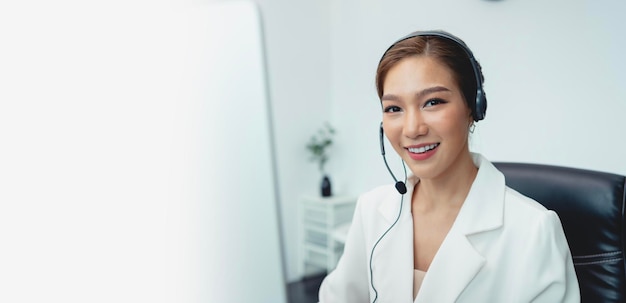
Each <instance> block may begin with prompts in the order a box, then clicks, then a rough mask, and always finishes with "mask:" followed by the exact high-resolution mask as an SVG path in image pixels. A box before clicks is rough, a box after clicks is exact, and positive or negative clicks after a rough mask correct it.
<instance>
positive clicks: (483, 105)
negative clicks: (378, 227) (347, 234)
mask: <svg viewBox="0 0 626 303" xmlns="http://www.w3.org/2000/svg"><path fill="white" fill-rule="evenodd" d="M420 36H432V37H439V38H443V39H447V40H450V41H452V42H454V43H455V44H456V45H458V46H460V47H461V48H462V49H463V50H464V51H465V53H466V54H467V57H468V60H469V61H470V64H471V65H472V69H473V71H474V77H475V79H476V100H475V101H474V104H473V105H474V106H473V107H470V108H471V110H472V118H473V119H474V121H475V122H478V121H480V120H483V119H485V115H486V113H487V97H486V95H485V91H484V89H483V83H484V78H483V76H482V73H481V68H480V64H479V63H478V61H477V60H476V58H475V57H474V54H473V53H472V51H471V50H470V49H469V47H467V45H466V44H465V42H463V40H461V39H459V38H457V37H456V36H454V35H452V34H450V33H447V32H444V31H440V30H435V31H417V32H413V33H411V34H409V35H407V36H405V37H402V38H401V39H399V40H397V41H396V42H394V43H393V44H392V45H391V46H389V48H387V50H386V51H385V53H384V54H383V56H382V57H381V61H382V58H384V57H385V54H387V52H388V51H389V50H390V49H391V48H393V47H394V46H395V45H396V44H398V42H401V41H404V40H406V39H410V38H413V37H420ZM379 64H380V62H379ZM379 139H380V153H381V155H382V156H383V160H384V161H385V167H387V170H388V171H389V174H390V175H391V177H392V178H393V181H394V182H396V183H395V188H396V190H397V191H398V193H399V194H400V195H401V198H400V210H399V211H398V217H397V218H396V220H395V221H394V222H393V223H392V224H391V226H389V228H388V229H387V230H386V231H385V232H384V233H383V234H382V235H381V236H380V237H379V238H378V240H377V241H376V243H375V244H374V246H373V247H372V251H371V253H370V262H369V266H370V284H371V286H372V289H373V290H374V294H375V297H374V300H373V301H372V303H375V302H376V300H377V299H378V291H377V290H376V287H374V275H373V273H374V269H373V267H372V259H373V258H374V250H375V249H376V247H377V246H378V243H380V241H381V240H382V239H383V238H384V237H385V236H386V235H387V233H389V231H390V230H391V229H392V228H393V227H394V226H395V225H396V223H397V222H398V221H399V220H400V215H401V214H402V207H403V203H404V194H406V192H407V189H406V184H405V182H406V178H407V177H406V166H405V165H404V161H403V162H402V166H403V167H404V182H402V181H398V179H397V178H396V176H395V175H394V174H393V172H392V171H391V168H389V164H388V163H387V158H386V157H385V144H384V143H385V142H384V129H383V123H382V122H380V135H379Z"/></svg>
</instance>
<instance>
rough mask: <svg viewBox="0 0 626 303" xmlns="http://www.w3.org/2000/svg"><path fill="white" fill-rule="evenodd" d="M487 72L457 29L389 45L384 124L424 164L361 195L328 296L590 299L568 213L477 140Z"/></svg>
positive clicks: (400, 148) (400, 149)
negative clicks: (534, 194) (512, 180)
mask: <svg viewBox="0 0 626 303" xmlns="http://www.w3.org/2000/svg"><path fill="white" fill-rule="evenodd" d="M482 83H483V77H482V72H481V68H480V65H479V64H478V62H476V61H475V60H474V58H473V55H472V53H471V51H470V50H469V49H468V48H467V46H466V45H465V44H464V43H463V42H462V41H461V40H460V39H458V38H456V37H454V36H452V35H450V34H448V33H446V32H441V31H431V32H416V33H413V34H411V35H409V36H407V37H405V38H402V39H400V40H399V41H398V42H396V43H394V44H393V45H392V46H391V47H390V48H389V49H388V50H387V51H386V52H385V54H384V55H383V57H382V59H381V61H380V63H379V65H378V70H377V74H376V85H377V90H378V96H379V98H380V100H381V105H382V110H383V118H382V120H383V122H382V125H381V132H382V131H383V129H384V134H385V135H386V136H387V138H388V139H389V142H390V143H391V145H392V146H393V148H394V149H395V151H396V152H397V153H398V154H399V155H400V157H401V158H402V159H403V161H404V162H405V163H406V165H407V166H408V167H409V168H410V171H411V172H412V174H411V175H410V176H409V177H408V178H405V179H406V188H402V187H403V184H399V185H398V186H397V188H398V190H396V189H394V187H393V186H383V187H379V188H376V189H374V190H372V191H370V192H368V193H366V194H364V195H362V196H361V197H360V198H359V201H358V203H357V207H356V210H355V214H354V219H353V222H352V226H351V228H350V231H349V233H348V239H347V241H346V245H345V248H344V254H343V256H342V258H341V260H340V261H339V263H338V264H337V268H336V269H335V270H334V271H333V272H332V273H330V274H329V275H328V276H327V277H326V278H325V279H324V281H323V283H322V285H321V287H320V292H319V298H320V302H322V303H352V302H354V303H357V302H358V303H363V302H392V303H402V302H429V303H445V302H471V303H475V302H507V303H512V302H520V303H522V302H546V303H554V302H580V294H579V288H578V282H577V279H576V273H575V271H574V267H573V264H572V258H571V255H570V251H569V248H568V244H567V241H566V239H565V236H564V233H563V230H562V227H561V223H560V221H559V218H558V216H557V215H556V214H555V213H554V212H553V211H549V210H546V209H545V208H544V207H543V206H542V205H541V204H539V203H537V202H535V201H533V200H532V199H530V198H528V197H525V196H523V195H521V194H519V193H518V192H516V191H514V190H513V189H510V188H508V187H506V185H505V182H504V176H503V175H502V173H500V172H499V171H498V170H497V169H496V168H495V167H494V166H493V165H492V164H491V163H490V162H489V161H488V160H487V159H485V158H484V157H483V156H481V155H479V154H474V153H471V152H470V151H469V147H468V136H469V133H470V132H471V131H472V128H473V125H474V122H476V121H478V120H481V119H482V118H483V117H484V114H485V111H486V99H485V97H484V93H483V91H482ZM381 136H382V135H381ZM383 155H384V152H383ZM394 179H395V177H394ZM399 183H401V182H399ZM403 192H405V193H404V194H402V193H403Z"/></svg>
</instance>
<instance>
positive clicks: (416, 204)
mask: <svg viewBox="0 0 626 303" xmlns="http://www.w3.org/2000/svg"><path fill="white" fill-rule="evenodd" d="M477 173H478V168H477V167H476V166H475V165H474V161H473V160H472V156H471V154H470V153H469V151H468V152H467V153H462V154H461V155H459V158H458V159H457V160H456V161H455V162H454V163H453V164H452V165H451V166H450V167H449V168H448V169H447V170H446V171H445V172H443V173H442V174H440V175H439V176H437V177H435V178H431V179H420V181H419V183H418V184H416V187H415V190H414V192H413V208H414V210H417V211H423V212H428V211H434V210H438V209H449V208H450V207H452V208H460V207H461V205H462V204H463V202H464V201H465V198H466V197H467V194H468V193H469V190H470V188H471V187H472V183H473V182H474V179H475V178H476V175H477Z"/></svg>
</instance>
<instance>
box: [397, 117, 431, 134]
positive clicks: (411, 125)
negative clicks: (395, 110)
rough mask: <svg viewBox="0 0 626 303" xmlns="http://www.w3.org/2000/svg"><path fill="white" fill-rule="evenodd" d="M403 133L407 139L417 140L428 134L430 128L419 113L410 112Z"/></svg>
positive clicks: (405, 120)
mask: <svg viewBox="0 0 626 303" xmlns="http://www.w3.org/2000/svg"><path fill="white" fill-rule="evenodd" d="M402 133H403V135H404V136H406V137H407V138H413V139H414V138H417V137H419V136H423V135H426V134H427V133H428V126H427V125H426V124H425V123H424V119H423V117H422V115H421V113H420V112H419V111H412V112H408V113H407V115H406V116H405V119H404V125H403V126H402Z"/></svg>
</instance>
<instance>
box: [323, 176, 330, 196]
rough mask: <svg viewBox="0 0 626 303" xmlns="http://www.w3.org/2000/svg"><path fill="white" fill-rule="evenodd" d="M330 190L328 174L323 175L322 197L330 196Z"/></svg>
mask: <svg viewBox="0 0 626 303" xmlns="http://www.w3.org/2000/svg"><path fill="white" fill-rule="evenodd" d="M332 195H333V193H332V190H331V188H330V179H329V178H328V176H326V175H324V178H323V179H322V197H330V196H332Z"/></svg>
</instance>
